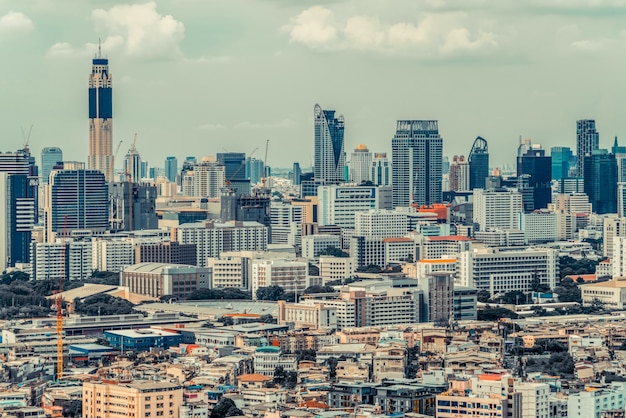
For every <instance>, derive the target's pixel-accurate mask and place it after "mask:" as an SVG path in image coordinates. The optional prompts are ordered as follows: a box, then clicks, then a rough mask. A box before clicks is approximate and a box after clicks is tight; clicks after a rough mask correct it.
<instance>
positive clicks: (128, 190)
mask: <svg viewBox="0 0 626 418" xmlns="http://www.w3.org/2000/svg"><path fill="white" fill-rule="evenodd" d="M156 198H157V188H156V186H154V185H150V184H139V183H135V182H128V181H125V182H121V183H119V182H111V183H109V214H110V216H111V221H110V225H109V227H110V228H111V230H113V231H138V230H142V229H157V228H158V227H159V225H158V219H157V214H156Z"/></svg>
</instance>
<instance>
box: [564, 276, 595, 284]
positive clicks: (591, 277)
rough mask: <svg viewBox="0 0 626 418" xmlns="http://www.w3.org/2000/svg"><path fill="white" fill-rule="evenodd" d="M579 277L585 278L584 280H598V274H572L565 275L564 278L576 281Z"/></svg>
mask: <svg viewBox="0 0 626 418" xmlns="http://www.w3.org/2000/svg"><path fill="white" fill-rule="evenodd" d="M579 277H580V278H581V279H583V281H584V282H595V281H596V280H598V275H597V274H570V275H568V276H565V277H564V278H566V279H572V280H573V281H576V280H577V279H578V278H579Z"/></svg>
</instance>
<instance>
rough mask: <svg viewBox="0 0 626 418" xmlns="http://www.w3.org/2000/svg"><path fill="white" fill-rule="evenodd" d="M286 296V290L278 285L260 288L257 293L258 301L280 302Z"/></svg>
mask: <svg viewBox="0 0 626 418" xmlns="http://www.w3.org/2000/svg"><path fill="white" fill-rule="evenodd" d="M284 294H285V290H284V289H283V288H282V287H280V286H276V285H271V286H266V287H259V288H258V289H257V291H256V298H257V300H280V299H281V298H282V297H283V296H284Z"/></svg>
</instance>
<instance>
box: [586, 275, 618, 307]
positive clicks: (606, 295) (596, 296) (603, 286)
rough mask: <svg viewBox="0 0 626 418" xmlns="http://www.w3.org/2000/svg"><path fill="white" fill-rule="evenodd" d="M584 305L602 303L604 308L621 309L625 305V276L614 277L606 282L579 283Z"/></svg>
mask: <svg viewBox="0 0 626 418" xmlns="http://www.w3.org/2000/svg"><path fill="white" fill-rule="evenodd" d="M580 296H581V298H582V301H583V305H584V306H591V305H593V304H594V303H602V304H603V305H604V307H605V308H607V309H611V310H622V309H624V307H625V306H626V277H614V278H613V280H609V281H607V282H597V283H589V284H582V285H580Z"/></svg>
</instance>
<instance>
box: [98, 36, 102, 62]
mask: <svg viewBox="0 0 626 418" xmlns="http://www.w3.org/2000/svg"><path fill="white" fill-rule="evenodd" d="M98 58H102V48H101V47H100V37H98Z"/></svg>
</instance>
